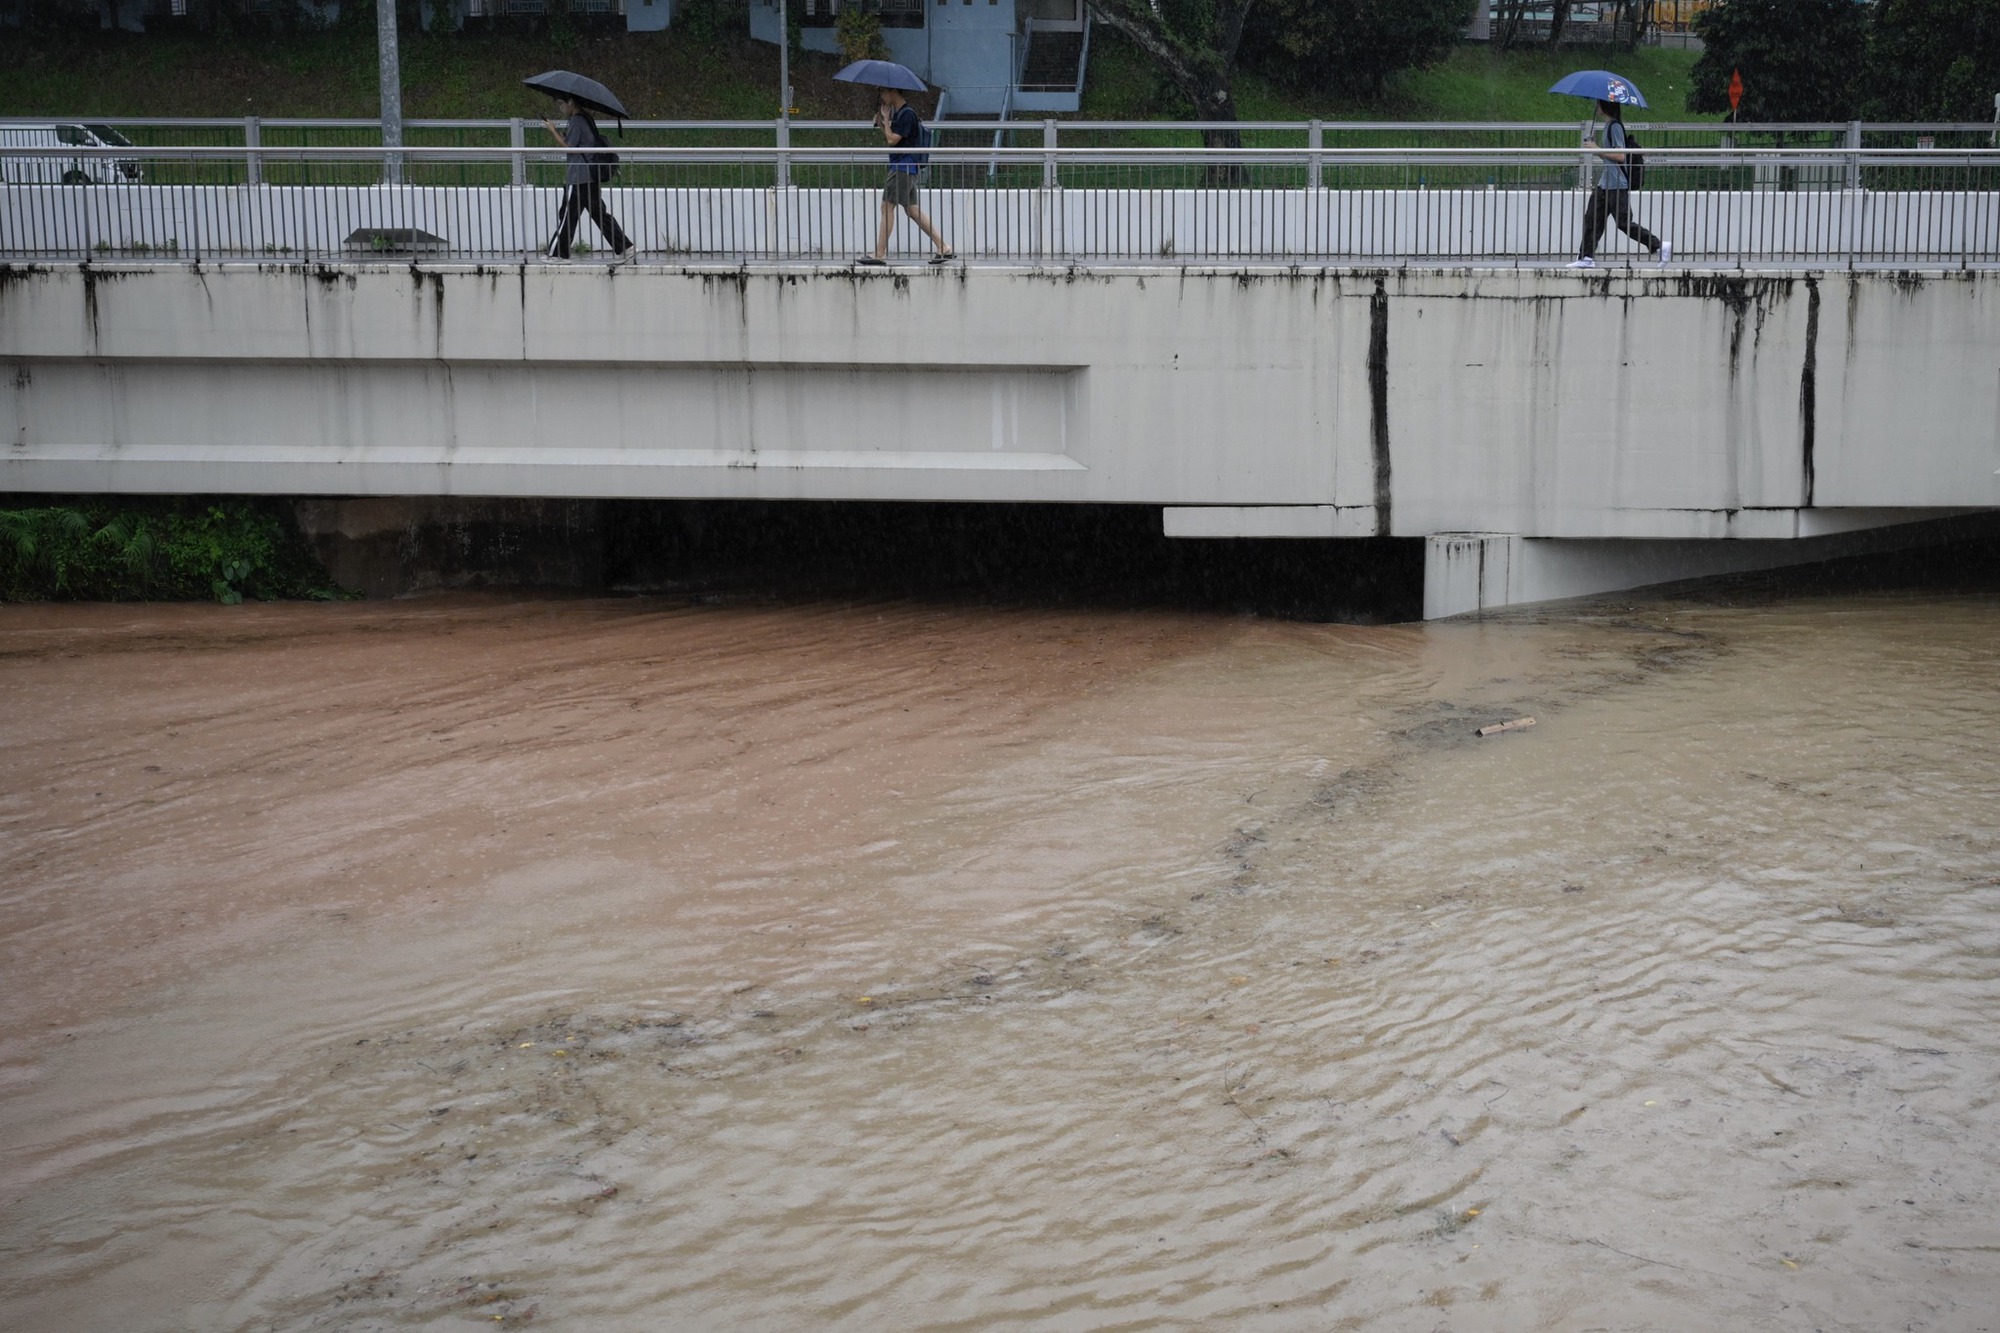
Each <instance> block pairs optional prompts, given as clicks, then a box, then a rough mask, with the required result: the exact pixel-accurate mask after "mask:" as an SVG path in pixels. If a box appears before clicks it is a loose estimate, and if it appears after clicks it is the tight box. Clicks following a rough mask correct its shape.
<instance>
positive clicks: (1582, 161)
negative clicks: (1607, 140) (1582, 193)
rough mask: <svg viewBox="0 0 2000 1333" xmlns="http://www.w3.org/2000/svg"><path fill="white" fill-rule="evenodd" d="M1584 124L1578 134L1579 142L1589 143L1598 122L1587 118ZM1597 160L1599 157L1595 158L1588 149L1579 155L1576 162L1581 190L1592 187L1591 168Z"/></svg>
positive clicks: (1578, 186) (1577, 186)
mask: <svg viewBox="0 0 2000 1333" xmlns="http://www.w3.org/2000/svg"><path fill="white" fill-rule="evenodd" d="M1582 125H1583V129H1582V132H1581V133H1580V134H1579V135H1578V136H1577V141H1578V142H1579V143H1588V142H1589V141H1590V132H1591V130H1593V129H1595V128H1596V127H1597V122H1596V121H1594V120H1586V121H1584V122H1582ZM1596 160H1597V159H1596V158H1594V157H1593V156H1592V155H1591V154H1590V153H1589V152H1588V151H1585V152H1583V153H1580V154H1578V155H1577V162H1576V188H1577V189H1579V190H1589V189H1590V186H1591V172H1590V168H1591V164H1592V163H1594V162H1595V161H1596Z"/></svg>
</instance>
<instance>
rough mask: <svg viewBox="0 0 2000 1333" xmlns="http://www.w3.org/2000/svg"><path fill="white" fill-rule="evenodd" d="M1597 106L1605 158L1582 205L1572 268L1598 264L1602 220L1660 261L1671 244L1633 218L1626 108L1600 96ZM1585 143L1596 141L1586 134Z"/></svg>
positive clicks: (1589, 145) (1633, 166)
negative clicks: (1580, 232)
mask: <svg viewBox="0 0 2000 1333" xmlns="http://www.w3.org/2000/svg"><path fill="white" fill-rule="evenodd" d="M1597 109H1598V110H1599V111H1601V112H1603V113H1604V120H1605V124H1604V147H1605V150H1606V151H1604V152H1603V153H1601V154H1600V156H1602V157H1603V159H1604V166H1603V169H1602V170H1601V171H1600V172H1599V173H1598V177H1597V187H1596V188H1595V189H1593V190H1592V191H1591V192H1590V202H1589V203H1587V204H1585V205H1584V206H1583V242H1582V244H1580V245H1579V246H1578V247H1577V257H1576V258H1575V259H1574V260H1572V261H1571V262H1570V267H1571V268H1596V267H1597V241H1598V238H1599V237H1601V236H1603V235H1604V224H1605V223H1606V222H1607V221H1613V222H1616V223H1617V224H1618V230H1620V231H1622V232H1624V233H1625V234H1626V235H1627V236H1630V237H1631V238H1632V239H1633V240H1635V241H1637V242H1638V243H1639V244H1641V245H1643V246H1645V247H1646V250H1647V252H1648V253H1649V254H1651V255H1652V256H1653V257H1654V258H1655V259H1658V260H1659V261H1660V262H1661V263H1662V264H1664V263H1666V262H1667V260H1668V259H1669V258H1670V257H1672V255H1673V252H1674V247H1673V246H1672V244H1670V243H1669V242H1667V241H1663V240H1661V239H1660V238H1659V237H1657V236H1655V235H1653V233H1652V232H1650V231H1647V230H1646V229H1645V228H1644V227H1642V226H1640V225H1639V224H1638V223H1636V222H1634V221H1633V220H1632V188H1633V186H1634V185H1635V184H1636V183H1637V182H1636V181H1635V180H1634V179H1633V177H1634V176H1635V175H1636V174H1637V172H1636V166H1637V164H1636V163H1635V162H1633V161H1632V160H1631V159H1632V158H1633V157H1634V156H1635V154H1633V153H1631V152H1629V151H1628V150H1629V149H1630V148H1631V147H1632V140H1631V136H1630V135H1628V134H1626V133H1625V108H1624V107H1623V106H1621V105H1620V104H1619V103H1617V102H1607V101H1604V100H1602V99H1600V100H1599V101H1598V103H1597ZM1583 143H1584V147H1586V148H1594V147H1596V144H1595V143H1594V142H1593V141H1592V140H1591V139H1589V138H1585V139H1584V141H1583Z"/></svg>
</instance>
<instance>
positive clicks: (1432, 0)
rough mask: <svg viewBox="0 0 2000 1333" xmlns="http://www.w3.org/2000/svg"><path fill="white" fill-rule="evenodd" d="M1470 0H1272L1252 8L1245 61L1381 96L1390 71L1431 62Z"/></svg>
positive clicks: (1335, 88)
mask: <svg viewBox="0 0 2000 1333" xmlns="http://www.w3.org/2000/svg"><path fill="white" fill-rule="evenodd" d="M1471 10H1472V0H1271V3H1267V4H1264V5H1261V6H1259V7H1258V8H1256V9H1255V10H1253V11H1252V13H1251V18H1250V22H1249V26H1248V29H1247V31H1246V32H1245V34H1244V51H1243V61H1244V64H1245V65H1247V66H1250V67H1252V68H1256V69H1258V70H1259V71H1260V72H1261V73H1265V74H1268V75H1271V76H1273V77H1277V78H1281V79H1283V80H1284V81H1285V82H1287V83H1292V84H1295V85H1297V86H1301V87H1306V88H1312V89H1315V90H1317V91H1321V92H1331V93H1344V94H1348V95H1350V96H1361V97H1369V98H1379V97H1381V96H1382V94H1383V92H1384V91H1385V89H1386V88H1387V85H1388V81H1389V76H1390V75H1392V74H1394V73H1396V72H1397V71H1399V70H1404V69H1412V68H1422V67H1424V66H1428V65H1432V64H1435V63H1436V62H1437V61H1438V60H1439V59H1440V58H1442V57H1443V56H1444V55H1445V54H1446V53H1447V52H1449V51H1450V50H1451V49H1452V48H1453V47H1454V46H1455V45H1457V42H1458V34H1459V31H1460V30H1461V29H1462V28H1464V26H1465V24H1466V22H1467V21H1468V20H1469V18H1470V17H1471Z"/></svg>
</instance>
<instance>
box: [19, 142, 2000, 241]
mask: <svg viewBox="0 0 2000 1333" xmlns="http://www.w3.org/2000/svg"><path fill="white" fill-rule="evenodd" d="M954 124H956V123H954ZM715 132H716V133H722V132H724V131H720V130H718V131H715ZM1571 134H1572V138H1571V140H1570V141H1569V142H1568V143H1567V144H1562V145H1556V146H1534V147H1522V146H1500V147H1494V146H1468V147H1458V146H1454V147H1432V148H1409V147H1368V146H1358V147H1357V146H1352V145H1339V144H1335V145H1329V144H1328V143H1327V142H1326V141H1325V139H1324V137H1323V136H1322V137H1320V139H1319V140H1318V142H1316V143H1315V142H1310V141H1309V142H1308V143H1307V144H1305V145H1304V146H1289V147H1245V148H1240V149H1233V148H1232V149H1200V148H1186V147H1160V146H1147V145H1122V146H1115V147H1074V146H1072V147H1063V146H1060V145H1057V146H1050V144H1049V143H1048V142H1046V141H1045V142H1043V143H1042V144H1039V145H1034V146H1003V147H999V148H996V147H994V146H993V145H992V143H991V142H990V141H989V142H984V143H982V144H980V145H979V146H977V147H953V146H950V145H948V144H947V145H940V146H938V147H934V148H932V149H930V150H928V152H927V164H926V167H925V170H924V174H923V177H922V179H921V184H922V187H923V191H922V203H923V207H924V208H925V210H926V211H927V212H928V213H929V214H930V215H931V216H932V217H933V218H935V219H936V221H937V222H938V224H939V225H940V226H941V228H942V229H943V231H944V233H945V235H946V236H947V238H948V239H949V240H950V242H951V243H952V245H953V246H954V247H955V248H956V249H957V250H959V251H960V253H962V254H965V255H968V256H972V257H985V258H1002V259H1026V260H1036V261H1044V260H1046V261H1058V262H1072V261H1115V260H1141V259H1145V260H1177V261H1178V260H1189V261H1204V260H1218V261H1233V260H1249V259H1257V260H1277V261H1292V262H1317V261H1329V262H1331V261H1339V260H1366V261H1371V262H1378V261H1402V260H1436V261H1451V260H1474V261H1526V262H1549V261H1551V260H1556V259H1565V258H1568V257H1570V256H1572V255H1574V254H1575V253H1576V250H1577V248H1578V243H1579V232H1580V228H1581V217H1582V213H1583V208H1584V204H1585V189H1586V187H1587V184H1588V182H1590V181H1592V180H1594V179H1595V178H1596V171H1597V169H1598V167H1599V165H1600V161H1601V159H1600V158H1598V157H1597V156H1595V155H1593V154H1591V153H1590V152H1587V151H1585V150H1583V149H1582V148H1581V147H1580V146H1579V144H1578V141H1577V137H1576V132H1575V131H1574V130H1572V131H1571ZM1851 137H1852V136H1850V138H1851ZM614 151H615V153H616V155H617V156H618V157H619V159H620V161H619V164H618V172H617V175H616V178H615V180H614V181H613V182H612V183H611V184H610V185H609V186H608V187H606V188H605V190H604V200H605V203H606V204H607V205H608V207H609V208H610V209H611V211H612V212H613V213H614V214H615V215H616V216H617V217H618V218H619V220H620V221H621V222H622V223H623V225H624V227H625V229H626V230H627V231H628V232H629V233H630V234H631V235H632V236H633V238H634V239H635V240H636V241H637V243H638V244H639V246H640V248H641V249H642V251H644V252H646V253H647V254H649V255H651V256H654V257H678V256H687V257H729V258H739V257H755V258H770V259H781V260H810V261H821V262H824V261H828V260H836V261H845V260H848V259H851V258H852V257H853V256H854V255H855V253H857V252H859V251H866V250H869V249H872V247H873V244H874V237H875V229H876V226H877V222H878V219H879V216H880V207H881V194H882V188H883V184H884V174H885V167H886V163H885V160H884V149H883V147H882V146H881V144H880V142H879V140H878V141H877V142H876V143H874V144H872V145H867V146H861V145H853V146H835V147H829V146H815V145H807V144H798V143H793V144H790V145H787V146H784V147H775V146H773V147H765V146H757V145H751V146H744V145H717V144H712V143H711V144H699V145H671V146H638V147H635V146H632V145H629V144H627V145H621V146H619V147H618V148H617V149H615V150H603V151H602V152H599V153H596V154H595V156H598V157H609V156H611V155H612V154H613V152H614ZM1643 151H1644V153H1645V157H1646V174H1645V179H1644V182H1643V188H1642V189H1640V190H1638V191H1635V192H1633V193H1632V194H1631V196H1630V204H1631V211H1632V214H1633V216H1634V221H1636V222H1637V223H1638V224H1639V225H1641V226H1643V227H1644V228H1646V229H1648V230H1649V231H1651V232H1652V233H1654V234H1655V235H1657V236H1660V237H1663V238H1665V239H1666V240H1668V241H1671V242H1672V243H1673V246H1674V255H1675V258H1676V259H1677V260H1685V261H1689V262H1694V263H1708V264H1718V263H1719V264H1741V263H1750V262H1767V261H1768V262H1794V261H1803V262H1811V263H1816V264H1829V263H1830V264H1867V263H1889V264H1912V265H1923V266H1929V267H1938V266H1951V267H1958V266H1964V265H1970V264H1988V263H2000V149H1994V148H1988V147H1943V148H1940V147H1937V146H1931V147H1927V148H1925V147H1914V146H1897V147H1869V146H1858V147H1857V146H1852V145H1851V144H1850V146H1846V147H1841V148H1825V147H1807V148H1796V147H1782V148H1781V147H1743V146H1738V145H1734V144H1732V145H1730V146H1727V147H1714V146H1704V147H1676V146H1671V145H1662V146H1657V147H1656V146H1654V143H1653V142H1652V141H1650V140H1649V141H1648V143H1647V146H1646V148H1645V149H1644V150H1643ZM587 155H589V154H587ZM385 158H386V155H385V153H384V151H383V149H382V148H381V147H380V146H379V145H367V146H364V145H349V146H297V145H292V146H266V145H263V144H260V145H258V146H257V147H254V148H251V149H248V150H246V149H245V148H243V147H242V146H239V145H230V146H223V145H189V144H180V145H153V146H143V147H142V146H138V145H129V146H121V147H112V148H107V147H98V146H91V145H87V144H70V143H65V144H62V145H61V146H60V147H59V148H51V147H50V146H48V145H46V144H43V145H35V144H27V145H23V144H20V143H9V142H7V141H6V139H5V137H4V136H0V182H4V184H0V255H4V256H7V257H11V258H15V259H46V260H53V259H69V260H86V259H88V260H104V261H110V260H116V259H135V258H136V259H147V260H158V259H160V258H163V257H166V258H180V259H189V260H193V259H200V260H223V259H258V258H286V259H312V260H320V261H324V260H338V259H366V258H370V257H383V256H407V257H409V258H412V259H416V260H427V259H428V260H451V261H484V260H507V261H510V262H512V261H518V260H522V259H527V258H531V257H533V256H535V255H536V254H538V253H539V252H541V251H542V250H543V248H544V247H545V246H546V244H547V241H548V238H549V235H550V232H551V230H552V229H553V225H554V219H555V217H556V213H557V210H558V208H559V206H560V202H561V197H562V189H563V186H562V182H563V178H564V175H565V171H566V167H565V160H564V154H563V153H562V152H561V151H559V150H554V149H544V148H534V147H528V146H525V145H515V146H495V145H489V144H455V145H436V144H411V145H408V146H405V147H404V148H402V149H401V150H399V151H398V152H397V153H396V155H395V157H394V159H393V161H392V162H391V161H387V160H385ZM239 167H240V168H241V170H240V172H239V170H238V169H239ZM897 235H898V240H899V242H900V243H901V244H902V245H904V246H909V245H913V244H914V245H917V246H919V247H920V248H921V247H922V245H923V243H922V240H921V238H920V237H919V236H917V234H916V230H915V228H914V227H911V226H910V225H909V224H908V223H907V222H905V221H899V223H898V233H897ZM582 236H583V238H585V239H586V240H587V241H589V242H590V243H597V242H596V238H595V237H594V235H593V233H592V229H591V226H590V224H589V223H588V222H586V223H585V224H584V228H583V231H582ZM1599 253H1600V256H1601V258H1602V259H1603V260H1605V261H1607V262H1617V261H1619V260H1621V259H1630V258H1635V257H1636V258H1643V257H1644V251H1643V249H1642V248H1640V247H1639V246H1637V245H1635V244H1634V243H1632V242H1631V241H1629V240H1627V239H1626V238H1624V237H1623V236H1621V235H1619V234H1618V233H1617V231H1616V229H1615V228H1614V229H1611V232H1610V234H1609V235H1608V236H1607V238H1606V240H1605V242H1604V244H1603V245H1602V247H1601V248H1600V252H1599Z"/></svg>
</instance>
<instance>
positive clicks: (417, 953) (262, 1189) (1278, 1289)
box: [0, 594, 2000, 1333]
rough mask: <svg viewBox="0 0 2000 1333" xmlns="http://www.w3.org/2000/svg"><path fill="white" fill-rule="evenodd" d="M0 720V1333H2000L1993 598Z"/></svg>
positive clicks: (861, 656) (746, 626) (1375, 632)
mask: <svg viewBox="0 0 2000 1333" xmlns="http://www.w3.org/2000/svg"><path fill="white" fill-rule="evenodd" d="M0 707H3V708H4V712H3V713H0V968H4V975H5V989H4V993H0V1017H4V1025H0V1326H4V1327H5V1328H8V1329H20V1330H72V1329H74V1330H98V1329H102V1330H119V1331H120V1333H143V1331H145V1330H194V1329H199V1330H229V1329H243V1330H252V1329H401V1328H457V1327H470V1326H472V1325H473V1324H475V1323H477V1324H482V1325H485V1326H493V1325H495V1324H498V1325H501V1326H514V1325H519V1324H523V1323H527V1322H530V1321H532V1322H533V1323H534V1324H535V1325H536V1326H538V1327H551V1328H563V1329H589V1330H599V1329H611V1330H624V1329H631V1330H641V1329H661V1328H676V1329H728V1330H762V1329H769V1330H796V1329H812V1328H844V1329H847V1328H851V1329H870V1330H875V1329H915V1328H926V1329H933V1328H934V1329H950V1328H958V1329H968V1330H972V1329H979V1330H985V1329H996V1328H1013V1327H1019V1328H1035V1329H1086V1328H1088V1329H1096V1328H1125V1329H1142V1328H1144V1329H1155V1328H1184V1329H1219V1328H1229V1329H1283V1330H1290V1329H1298V1330H1327V1329H1384V1330H1401V1329H1412V1330H1433V1329H1452V1330H1474V1329H1496V1330H1515V1329H1576V1330H1583V1329H1676V1330H1678V1329H1800V1330H1804V1329H1866V1330H1881V1329H1890V1328H1895V1329H1905V1328H1909V1329H1931V1330H1936V1329H1950V1330H1960V1329H1963V1330H1973V1329H1986V1328H1994V1327H1997V1326H2000V1135H1996V1133H1995V1129H1996V1125H1995V1107H1994V1102H1995V1096H1996V1088H1997V1087H2000V1084H1996V1075H2000V1025H1996V1024H1995V1022H1994V1021H1993V1020H1994V1015H1995V1012H1996V1002H1997V1001H2000V820H1996V814H1995V812H1996V810H1997V809H2000V746H1996V745H1995V743H1994V738H1995V736H1996V735H2000V598H1996V597H1993V596H1947V595H1942V594H1925V595H1921V596H1898V597H1888V596H1865V595H1852V596H1840V597H1831V596H1829V597H1822V598H1819V599H1816V600H1815V599H1791V600H1783V601H1777V600H1773V601H1766V602H1762V603H1759V604H1752V605H1729V604H1725V603H1724V602H1723V601H1721V600H1711V601H1709V602H1706V603H1703V602H1697V601H1679V602H1674V601H1662V600H1655V601H1626V602H1623V603H1611V602H1603V603H1597V604H1590V605H1585V606H1582V607H1581V608H1569V609H1565V610H1562V611H1560V612H1549V613H1544V614H1539V615H1525V614H1524V615H1514V616H1506V617H1499V618H1493V619H1488V620H1485V621H1482V622H1476V623H1452V624H1443V625H1435V626H1430V627H1418V626H1400V627H1378V628H1360V627H1351V626H1328V625H1304V624H1285V623H1274V622H1268V621H1260V620H1253V619H1245V618H1221V617H1214V616H1198V615H1193V614H1178V613H1165V612H1162V613H1142V612H1133V611H1105V612H1086V611H1054V610H1033V609H1026V610H1023V609H995V608H990V607H968V606H950V605H945V606H937V605H917V604H910V603H890V604H883V605H865V604H851V605H828V604H819V605H805V606H798V605H793V606H770V605H753V604H748V603H742V604H729V603H726V602H725V603H723V604H718V605H706V606H691V605H684V604H675V603H670V602H667V601H652V600H645V599H627V600H615V601H614V600H523V599H507V600H502V599H497V598H496V599H480V598H474V597H455V598H450V599H437V600H428V601H418V602H409V603H400V604H391V605H379V604H378V605H344V606H249V607H236V608H221V607H173V608H166V607H41V608H32V607H26V608H24V607H9V608H0ZM1522 714H1532V715H1534V716H1535V717H1536V718H1538V719H1539V724H1538V725H1537V726H1536V727H1534V728H1533V729H1531V730H1523V731H1518V732H1514V733H1510V734H1506V735H1501V736H1496V737H1492V738H1489V739H1485V740H1480V739H1477V738H1475V737H1474V736H1473V735H1472V732H1473V729H1474V728H1475V727H1476V726H1478V725H1479V724H1481V723H1485V722H1492V721H1500V720H1505V719H1507V718H1511V717H1515V716H1519V715H1522Z"/></svg>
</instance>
